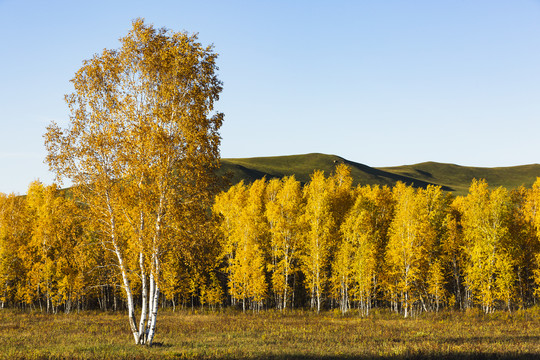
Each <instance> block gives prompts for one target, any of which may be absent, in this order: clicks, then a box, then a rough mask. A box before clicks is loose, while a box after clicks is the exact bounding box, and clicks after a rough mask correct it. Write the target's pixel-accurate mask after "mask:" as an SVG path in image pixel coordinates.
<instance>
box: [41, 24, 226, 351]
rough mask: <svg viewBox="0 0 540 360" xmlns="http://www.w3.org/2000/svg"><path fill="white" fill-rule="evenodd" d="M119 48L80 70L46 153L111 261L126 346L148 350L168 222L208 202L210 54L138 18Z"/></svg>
mask: <svg viewBox="0 0 540 360" xmlns="http://www.w3.org/2000/svg"><path fill="white" fill-rule="evenodd" d="M120 44H121V46H120V48H119V49H117V50H107V49H106V50H104V51H103V52H102V53H101V54H97V55H95V56H94V57H93V58H92V59H90V60H86V61H85V62H84V63H83V66H82V67H81V69H80V70H79V71H78V72H77V73H76V74H75V77H74V78H73V79H72V83H73V86H74V88H75V90H74V92H73V93H72V94H70V95H67V96H66V101H67V103H68V106H69V109H70V122H69V125H68V127H67V128H66V129H62V128H60V127H59V126H58V125H57V124H55V123H52V124H51V125H50V126H49V127H48V129H47V133H46V134H45V145H46V148H47V152H48V155H47V162H48V164H49V167H50V168H51V170H53V171H54V172H56V174H57V178H58V180H61V179H64V178H67V179H69V180H70V181H71V182H72V183H73V184H74V186H75V190H76V191H77V195H78V196H81V197H82V199H83V200H84V202H85V203H86V205H87V206H88V208H89V211H90V212H91V215H92V218H93V219H94V221H95V223H96V228H97V229H98V231H99V234H100V237H101V242H102V245H103V248H104V249H105V250H106V251H109V252H111V253H112V254H114V258H115V259H116V266H117V268H118V270H119V276H120V278H121V279H122V288H123V291H124V295H125V298H126V302H127V307H128V320H129V324H130V328H131V332H132V334H133V337H134V341H135V343H137V344H147V345H151V344H152V341H153V339H154V335H155V329H156V318H157V311H158V299H159V296H160V282H161V281H162V260H163V259H164V256H165V255H166V253H167V250H168V249H171V248H172V246H171V243H173V242H174V241H176V237H175V236H173V232H172V231H171V223H172V222H174V221H175V220H176V219H178V216H177V214H176V211H178V210H177V209H180V210H182V209H189V206H191V205H192V204H194V203H204V202H205V201H206V200H207V199H208V198H209V197H210V196H211V195H212V194H213V184H214V183H215V178H214V175H213V170H214V169H216V168H217V167H218V165H219V149H218V146H219V143H220V137H219V133H218V130H219V128H220V126H221V123H222V119H223V115H222V114H221V113H214V111H213V108H214V103H215V101H217V100H218V97H219V93H220V92H221V89H222V87H221V82H220V81H219V80H218V78H217V76H216V70H217V66H216V63H215V61H216V57H217V55H216V54H215V53H213V51H212V48H211V47H204V46H202V45H201V44H200V43H198V42H197V36H196V35H188V34H186V33H174V32H170V31H168V30H166V29H155V28H154V27H153V26H151V25H146V24H145V23H144V21H143V20H142V19H137V20H135V21H133V26H132V29H131V31H130V32H129V33H128V35H127V36H125V37H123V38H122V39H120ZM181 218H182V221H196V220H193V219H190V217H189V214H188V213H185V214H183V216H182V217H181ZM137 283H139V284H140V286H136V284H137ZM137 288H138V289H140V299H141V304H140V307H141V313H140V318H139V320H137V318H136V315H135V303H134V299H135V294H134V291H135V289H137Z"/></svg>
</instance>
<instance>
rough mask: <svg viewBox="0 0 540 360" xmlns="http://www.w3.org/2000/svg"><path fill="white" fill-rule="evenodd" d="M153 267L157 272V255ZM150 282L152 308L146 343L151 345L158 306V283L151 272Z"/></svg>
mask: <svg viewBox="0 0 540 360" xmlns="http://www.w3.org/2000/svg"><path fill="white" fill-rule="evenodd" d="M154 269H155V272H156V273H159V260H158V259H157V256H156V257H155V258H154ZM150 282H151V283H154V286H153V289H154V292H153V293H152V292H151V293H150V295H151V297H152V299H151V303H152V309H151V312H150V319H149V326H148V340H147V344H148V345H152V342H153V341H154V335H155V333H156V320H157V313H158V306H159V284H158V283H157V281H156V280H155V279H154V276H153V274H151V275H150Z"/></svg>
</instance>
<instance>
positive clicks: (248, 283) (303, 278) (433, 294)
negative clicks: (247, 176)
mask: <svg viewBox="0 0 540 360" xmlns="http://www.w3.org/2000/svg"><path fill="white" fill-rule="evenodd" d="M539 205H540V179H539V180H538V181H537V182H536V183H535V184H534V186H533V187H532V189H525V188H519V189H517V190H515V191H511V192H510V191H507V190H506V189H504V188H498V189H495V190H490V189H488V184H487V183H486V182H485V181H476V180H474V181H473V182H472V184H471V187H470V190H469V193H468V195H467V196H464V197H453V196H452V195H450V194H448V193H445V192H443V191H442V190H441V188H440V187H437V186H428V187H427V188H418V189H416V188H414V187H412V186H407V185H405V184H403V183H397V184H396V185H395V186H394V187H393V188H390V187H387V186H383V187H380V186H369V185H364V186H357V187H355V188H353V186H352V179H351V176H350V171H349V169H348V168H347V167H346V166H345V165H339V166H338V167H337V168H336V170H335V172H334V173H333V174H332V175H331V176H329V177H325V176H324V174H323V173H322V172H320V171H316V172H315V173H314V174H313V175H312V177H311V180H310V182H309V183H307V184H305V186H303V187H302V186H301V184H300V183H299V182H298V181H296V180H295V179H294V177H285V178H283V179H281V180H280V179H272V180H270V181H266V180H264V179H263V180H259V181H255V182H254V183H253V184H251V185H245V184H243V183H240V184H237V185H235V186H233V187H232V188H231V189H230V190H229V191H227V192H225V193H222V194H220V195H219V196H217V198H216V202H215V205H214V210H215V212H216V213H218V214H220V216H221V225H220V226H221V230H222V233H223V247H222V248H223V256H224V258H225V260H226V263H225V270H226V274H227V287H228V293H229V295H230V298H231V303H232V304H240V305H241V306H242V307H243V308H262V307H264V306H274V307H276V308H278V309H285V308H288V307H296V306H309V307H310V308H311V309H315V310H316V311H320V310H321V309H322V308H340V309H341V311H342V312H343V313H345V312H347V311H350V310H352V309H357V310H358V311H359V312H360V313H361V314H364V315H367V314H369V311H370V309H372V308H373V307H386V308H390V309H392V310H394V311H396V312H400V313H402V314H403V315H404V316H409V315H410V314H412V313H417V312H420V311H438V310H439V309H441V308H443V307H446V308H458V309H466V308H470V307H473V306H479V307H481V308H482V309H483V310H484V311H485V312H487V313H489V312H492V311H494V310H495V309H509V310H511V309H512V308H516V307H526V306H530V305H531V304H534V303H535V301H536V295H537V292H538V289H539V287H538V285H540V271H539V260H540V257H539V250H540V247H539V245H540V242H539V241H538V230H539V229H540V214H539V213H538V206H539Z"/></svg>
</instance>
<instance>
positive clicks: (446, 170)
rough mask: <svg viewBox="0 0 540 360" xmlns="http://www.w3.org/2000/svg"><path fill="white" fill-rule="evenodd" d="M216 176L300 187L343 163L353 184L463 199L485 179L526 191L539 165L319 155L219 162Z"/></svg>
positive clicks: (539, 171)
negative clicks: (368, 161) (387, 162)
mask: <svg viewBox="0 0 540 360" xmlns="http://www.w3.org/2000/svg"><path fill="white" fill-rule="evenodd" d="M221 162H222V166H221V170H220V173H221V174H225V173H228V174H230V176H231V178H230V180H231V182H232V184H236V183H238V182H240V181H241V180H244V181H245V182H247V183H250V182H253V181H255V180H257V179H261V178H263V177H266V178H267V179H270V178H274V177H277V178H281V177H284V176H290V175H294V176H295V177H296V179H297V180H299V181H300V182H302V183H306V182H308V181H309V179H310V176H311V174H312V173H313V172H314V171H315V170H322V171H324V173H325V175H327V176H328V175H329V174H331V173H332V172H333V170H334V169H335V167H336V165H337V164H339V163H344V164H346V165H348V166H349V167H350V168H351V175H352V177H353V180H354V184H370V185H390V186H392V185H394V184H395V183H396V182H397V181H401V182H404V183H406V184H409V185H413V186H415V187H426V186H427V185H428V184H433V185H440V186H441V187H442V188H443V190H445V191H450V192H453V193H454V194H456V195H465V194H466V193H467V191H468V189H469V186H470V184H471V181H472V180H473V179H474V178H476V179H486V181H487V182H488V184H489V185H490V187H492V188H493V187H499V186H504V187H506V188H507V189H514V188H517V187H519V186H521V185H523V186H525V187H530V186H531V185H532V184H533V183H534V181H535V180H536V178H537V177H540V165H539V164H531V165H522V166H512V167H495V168H483V167H468V166H460V165H455V164H444V163H437V162H424V163H420V164H414V165H403V166H393V167H380V168H374V167H370V166H368V165H364V164H361V163H357V162H354V161H350V160H347V159H344V158H342V157H339V156H336V155H326V154H319V153H312V154H305V155H288V156H271V157H254V158H235V159H222V160H221Z"/></svg>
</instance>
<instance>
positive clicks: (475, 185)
mask: <svg viewBox="0 0 540 360" xmlns="http://www.w3.org/2000/svg"><path fill="white" fill-rule="evenodd" d="M462 205H463V209H462V213H463V216H462V225H463V233H464V236H465V246H464V253H465V256H466V259H467V263H466V266H465V269H464V272H465V282H466V284H467V286H468V288H469V290H470V291H471V293H472V295H473V297H474V298H475V299H477V300H478V301H479V302H480V304H481V306H482V308H483V310H484V311H485V312H486V313H489V312H491V311H493V310H494V306H495V302H496V301H497V300H502V301H504V302H505V303H506V305H507V306H509V304H510V300H511V294H512V292H513V288H514V282H515V273H514V265H515V261H514V258H513V256H512V253H511V252H510V251H509V250H510V248H509V245H510V241H511V240H510V238H509V235H510V233H509V220H510V219H511V207H510V195H509V194H508V192H507V190H506V189H504V188H502V187H499V188H497V189H495V190H493V191H490V190H489V189H488V184H487V183H486V182H485V181H483V180H481V181H477V180H474V181H473V182H472V184H471V187H470V189H469V194H468V195H467V196H466V197H465V198H464V199H463V204H462Z"/></svg>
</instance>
